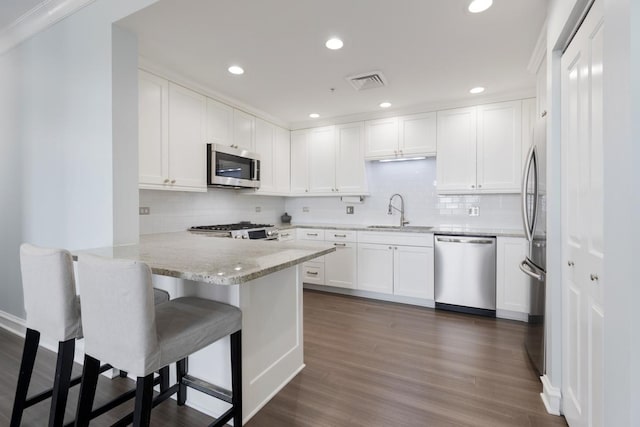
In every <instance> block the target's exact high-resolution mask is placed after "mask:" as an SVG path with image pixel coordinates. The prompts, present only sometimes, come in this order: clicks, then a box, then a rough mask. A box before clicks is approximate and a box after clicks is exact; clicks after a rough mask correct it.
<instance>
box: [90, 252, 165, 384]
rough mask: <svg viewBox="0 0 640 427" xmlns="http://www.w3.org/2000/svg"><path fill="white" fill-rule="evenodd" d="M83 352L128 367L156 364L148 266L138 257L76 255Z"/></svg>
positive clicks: (131, 369)
mask: <svg viewBox="0 0 640 427" xmlns="http://www.w3.org/2000/svg"><path fill="white" fill-rule="evenodd" d="M78 279H79V280H80V291H81V295H82V311H83V313H82V327H83V330H84V338H85V353H86V354H88V355H90V356H92V357H94V358H96V359H98V360H108V361H109V364H111V365H113V366H114V367H116V368H118V369H121V370H125V371H128V372H141V371H147V370H148V369H147V368H148V367H149V366H155V365H156V364H157V360H155V359H156V358H158V357H159V352H158V337H157V335H156V319H155V307H154V297H153V286H152V283H151V270H150V269H149V267H148V266H147V265H146V264H144V263H140V262H136V261H127V260H114V259H107V258H102V257H97V256H93V255H80V256H79V257H78Z"/></svg>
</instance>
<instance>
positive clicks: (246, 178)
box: [207, 144, 260, 188]
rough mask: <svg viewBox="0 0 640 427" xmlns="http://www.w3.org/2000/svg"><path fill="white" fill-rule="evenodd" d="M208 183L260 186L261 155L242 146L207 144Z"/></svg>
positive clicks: (237, 186)
mask: <svg viewBox="0 0 640 427" xmlns="http://www.w3.org/2000/svg"><path fill="white" fill-rule="evenodd" d="M207 185H208V186H210V187H229V188H260V156H259V155H258V154H256V153H252V152H250V151H247V150H243V149H241V148H233V147H228V146H226V145H221V144H207Z"/></svg>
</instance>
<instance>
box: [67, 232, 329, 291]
mask: <svg viewBox="0 0 640 427" xmlns="http://www.w3.org/2000/svg"><path fill="white" fill-rule="evenodd" d="M335 250H336V249H335V247H334V246H332V245H331V246H330V245H327V244H324V243H323V242H306V241H305V242H300V241H294V242H278V241H274V240H236V239H229V238H224V237H214V236H211V235H207V234H198V233H190V232H188V231H183V232H177V233H162V234H151V235H144V236H140V243H139V244H135V245H122V246H111V247H105V248H96V249H86V250H80V251H74V252H73V256H74V258H76V257H77V256H78V255H82V254H85V253H89V254H94V255H99V256H103V257H107V258H119V259H129V260H136V261H142V262H145V263H147V264H148V265H149V267H151V270H152V271H153V273H154V274H159V275H162V276H171V277H178V278H181V279H188V280H195V281H198V282H204V283H210V284H214V285H237V284H241V283H245V282H249V281H251V280H254V279H257V278H259V277H262V276H266V275H267V274H271V273H274V272H276V271H279V270H283V269H285V268H288V267H292V266H294V265H296V264H300V263H302V262H305V261H308V260H311V259H313V258H316V257H319V256H322V255H326V254H328V253H330V252H333V251H335Z"/></svg>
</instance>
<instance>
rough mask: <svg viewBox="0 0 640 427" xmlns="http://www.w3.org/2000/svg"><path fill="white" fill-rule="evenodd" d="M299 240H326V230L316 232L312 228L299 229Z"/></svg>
mask: <svg viewBox="0 0 640 427" xmlns="http://www.w3.org/2000/svg"><path fill="white" fill-rule="evenodd" d="M297 235H298V240H320V241H322V240H324V230H316V229H312V228H298V229H297Z"/></svg>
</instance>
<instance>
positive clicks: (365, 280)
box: [357, 231, 433, 300]
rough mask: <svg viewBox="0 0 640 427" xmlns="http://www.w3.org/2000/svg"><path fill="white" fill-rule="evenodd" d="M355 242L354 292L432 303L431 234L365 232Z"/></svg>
mask: <svg viewBox="0 0 640 427" xmlns="http://www.w3.org/2000/svg"><path fill="white" fill-rule="evenodd" d="M358 242H359V243H358V287H357V289H360V290H363V291H370V292H378V293H385V294H392V295H396V296H401V297H410V298H420V299H427V300H433V235H432V234H419V233H380V232H369V231H364V232H360V233H359V235H358ZM369 242H370V243H369Z"/></svg>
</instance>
